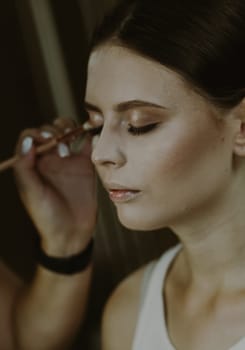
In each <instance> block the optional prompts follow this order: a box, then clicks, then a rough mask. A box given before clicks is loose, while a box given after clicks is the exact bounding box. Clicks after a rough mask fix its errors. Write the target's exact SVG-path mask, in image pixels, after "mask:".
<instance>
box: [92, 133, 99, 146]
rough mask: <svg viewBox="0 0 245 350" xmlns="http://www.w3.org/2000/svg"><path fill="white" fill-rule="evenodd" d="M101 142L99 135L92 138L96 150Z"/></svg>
mask: <svg viewBox="0 0 245 350" xmlns="http://www.w3.org/2000/svg"><path fill="white" fill-rule="evenodd" d="M98 140H99V135H96V136H94V137H93V138H92V147H93V148H94V147H95V146H96V144H97V142H98Z"/></svg>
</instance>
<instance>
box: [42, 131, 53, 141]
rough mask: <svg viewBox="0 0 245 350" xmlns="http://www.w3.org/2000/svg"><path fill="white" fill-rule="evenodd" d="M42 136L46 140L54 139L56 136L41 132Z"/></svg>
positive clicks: (48, 132)
mask: <svg viewBox="0 0 245 350" xmlns="http://www.w3.org/2000/svg"><path fill="white" fill-rule="evenodd" d="M40 135H41V136H42V137H43V138H44V139H50V138H52V137H53V136H54V135H53V134H52V132H50V131H41V132H40Z"/></svg>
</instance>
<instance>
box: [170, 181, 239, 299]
mask: <svg viewBox="0 0 245 350" xmlns="http://www.w3.org/2000/svg"><path fill="white" fill-rule="evenodd" d="M240 189H241V187H240ZM228 197H229V198H227V200H224V199H223V201H222V205H220V206H218V207H215V208H212V210H211V209H209V210H208V211H206V212H202V215H201V219H200V220H198V216H196V217H195V221H193V220H192V221H191V222H189V223H188V224H186V225H176V227H173V229H174V231H175V232H176V233H177V235H178V236H179V238H180V240H181V242H182V244H183V250H182V253H181V254H180V256H179V264H178V266H179V267H180V270H181V278H182V279H183V281H185V283H188V284H191V285H196V286H199V287H201V288H205V289H207V288H209V289H210V290H212V291H213V292H214V291H216V292H217V291H221V292H222V291H226V292H227V291H238V290H239V291H241V289H243V290H245V279H244V278H241V276H244V271H245V213H244V208H245V203H237V201H236V200H233V201H232V200H231V197H230V196H228ZM234 198H240V199H241V193H240V194H239V195H238V196H237V197H236V196H234ZM243 198H245V194H244V197H243ZM228 199H229V200H228ZM187 227H188V229H187Z"/></svg>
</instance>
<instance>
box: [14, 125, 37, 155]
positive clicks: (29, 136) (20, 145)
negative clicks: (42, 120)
mask: <svg viewBox="0 0 245 350" xmlns="http://www.w3.org/2000/svg"><path fill="white" fill-rule="evenodd" d="M39 142H41V137H40V134H39V132H38V130H37V129H25V130H23V131H22V132H21V133H20V135H19V138H18V140H17V143H16V146H15V152H16V153H17V154H27V153H28V151H30V149H31V148H32V146H33V145H34V144H36V143H39Z"/></svg>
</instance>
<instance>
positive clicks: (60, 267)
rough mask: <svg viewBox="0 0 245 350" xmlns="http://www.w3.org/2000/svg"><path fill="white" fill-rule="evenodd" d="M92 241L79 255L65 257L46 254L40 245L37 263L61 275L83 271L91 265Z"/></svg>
mask: <svg viewBox="0 0 245 350" xmlns="http://www.w3.org/2000/svg"><path fill="white" fill-rule="evenodd" d="M93 246H94V240H93V238H91V239H90V241H89V242H88V244H87V246H86V247H85V248H84V249H83V250H82V251H80V252H79V253H76V254H72V255H69V256H68V255H66V256H52V255H48V254H46V252H44V251H43V250H42V248H41V246H40V245H38V247H37V261H38V263H39V265H41V266H42V267H44V268H45V269H46V270H49V271H52V272H54V273H58V274H62V275H72V274H75V273H80V272H82V271H84V270H85V269H86V268H87V267H88V266H89V265H90V263H91V260H92V255H93Z"/></svg>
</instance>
